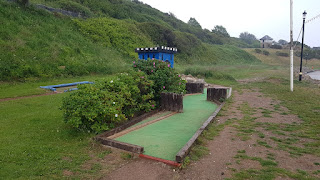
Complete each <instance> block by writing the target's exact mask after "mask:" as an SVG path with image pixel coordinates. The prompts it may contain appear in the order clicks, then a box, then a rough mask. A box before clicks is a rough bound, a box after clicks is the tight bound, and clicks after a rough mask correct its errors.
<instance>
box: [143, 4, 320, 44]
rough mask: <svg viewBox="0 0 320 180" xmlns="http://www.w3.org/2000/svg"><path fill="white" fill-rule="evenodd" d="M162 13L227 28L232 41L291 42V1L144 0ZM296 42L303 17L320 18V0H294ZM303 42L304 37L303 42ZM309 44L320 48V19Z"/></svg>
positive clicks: (310, 26) (312, 25)
mask: <svg viewBox="0 0 320 180" xmlns="http://www.w3.org/2000/svg"><path fill="white" fill-rule="evenodd" d="M141 1H142V2H144V3H146V4H149V5H150V6H152V7H154V8H156V9H159V10H160V11H162V12H172V13H173V14H175V15H176V17H177V18H179V19H181V20H182V21H184V22H188V20H189V19H190V17H194V18H196V20H197V21H198V22H199V23H200V24H201V26H202V28H207V29H209V30H211V29H213V28H214V26H215V25H222V26H224V27H225V28H226V29H227V31H228V32H229V34H230V35H231V36H232V37H239V35H240V33H241V32H245V31H247V32H249V33H251V34H254V35H255V36H256V37H257V38H258V39H260V38H262V37H263V36H264V35H269V36H270V37H272V38H273V39H274V40H276V41H278V40H279V39H284V40H286V41H289V39H290V0H141ZM293 7H294V9H293V11H294V14H293V16H294V17H293V19H294V22H293V23H294V30H293V34H294V40H297V37H298V34H299V32H300V29H301V27H302V13H303V11H304V10H306V11H307V13H308V14H307V18H306V20H309V19H311V18H313V17H315V16H317V15H319V14H320V0H293ZM299 41H300V42H301V37H300V39H299ZM305 44H307V45H310V46H311V47H315V46H317V47H320V18H317V19H316V20H314V21H311V22H309V23H307V24H306V29H305Z"/></svg>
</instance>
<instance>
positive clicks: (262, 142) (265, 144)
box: [257, 140, 272, 148]
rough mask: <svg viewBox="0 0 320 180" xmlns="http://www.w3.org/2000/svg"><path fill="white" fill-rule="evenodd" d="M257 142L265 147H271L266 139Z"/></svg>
mask: <svg viewBox="0 0 320 180" xmlns="http://www.w3.org/2000/svg"><path fill="white" fill-rule="evenodd" d="M257 143H258V144H259V145H260V146H264V147H266V148H272V146H270V145H269V144H268V143H267V142H266V141H260V140H257Z"/></svg>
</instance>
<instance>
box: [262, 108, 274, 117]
mask: <svg viewBox="0 0 320 180" xmlns="http://www.w3.org/2000/svg"><path fill="white" fill-rule="evenodd" d="M261 113H262V114H263V117H270V118H271V117H272V116H271V113H272V111H270V110H268V109H264V110H263V111H262V112H261Z"/></svg>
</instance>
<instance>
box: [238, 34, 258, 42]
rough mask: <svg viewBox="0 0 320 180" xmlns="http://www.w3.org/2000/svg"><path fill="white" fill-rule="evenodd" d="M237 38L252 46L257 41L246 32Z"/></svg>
mask: <svg viewBox="0 0 320 180" xmlns="http://www.w3.org/2000/svg"><path fill="white" fill-rule="evenodd" d="M239 38H240V39H241V40H243V41H244V42H246V43H248V44H252V43H253V42H254V41H256V40H257V38H256V36H255V35H253V34H250V33H248V32H243V33H240V36H239Z"/></svg>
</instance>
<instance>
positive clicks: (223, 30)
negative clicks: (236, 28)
mask: <svg viewBox="0 0 320 180" xmlns="http://www.w3.org/2000/svg"><path fill="white" fill-rule="evenodd" d="M212 32H214V33H216V34H220V35H222V36H225V37H230V35H229V33H228V31H227V29H226V28H225V27H223V26H218V25H217V26H215V27H214V29H212Z"/></svg>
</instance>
